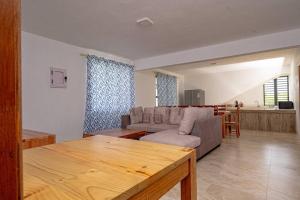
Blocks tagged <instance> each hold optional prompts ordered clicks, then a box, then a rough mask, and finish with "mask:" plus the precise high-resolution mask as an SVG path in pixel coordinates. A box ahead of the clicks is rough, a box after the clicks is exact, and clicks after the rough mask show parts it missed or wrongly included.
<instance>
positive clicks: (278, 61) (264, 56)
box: [159, 48, 297, 76]
mask: <svg viewBox="0 0 300 200" xmlns="http://www.w3.org/2000/svg"><path fill="white" fill-rule="evenodd" d="M296 50H297V48H290V49H282V50H274V51H269V52H261V53H255V54H249V55H242V56H235V57H228V58H222V59H217V60H207V61H201V62H194V63H186V64H180V65H173V66H166V67H161V68H159V69H161V70H164V71H165V72H170V73H173V74H177V75H183V76H184V75H194V74H199V73H200V74H209V73H219V72H229V71H241V70H248V69H254V68H264V67H278V66H290V65H291V62H292V59H293V57H294V55H295V52H296Z"/></svg>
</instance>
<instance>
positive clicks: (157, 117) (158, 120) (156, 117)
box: [154, 114, 163, 124]
mask: <svg viewBox="0 0 300 200" xmlns="http://www.w3.org/2000/svg"><path fill="white" fill-rule="evenodd" d="M154 123H155V124H161V123H163V118H162V115H160V114H154Z"/></svg>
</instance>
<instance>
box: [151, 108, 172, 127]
mask: <svg viewBox="0 0 300 200" xmlns="http://www.w3.org/2000/svg"><path fill="white" fill-rule="evenodd" d="M158 115H161V120H162V123H163V124H168V123H169V119H170V109H169V108H167V107H155V108H154V122H155V117H156V118H157V116H158ZM155 123H156V122H155Z"/></svg>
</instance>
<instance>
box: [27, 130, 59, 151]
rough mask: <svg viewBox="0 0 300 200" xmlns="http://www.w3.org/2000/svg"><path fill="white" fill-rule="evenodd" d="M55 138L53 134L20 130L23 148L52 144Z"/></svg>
mask: <svg viewBox="0 0 300 200" xmlns="http://www.w3.org/2000/svg"><path fill="white" fill-rule="evenodd" d="M55 140H56V136H55V135H54V134H49V133H43V132H40V131H33V130H27V129H23V131H22V142H23V149H29V148H33V147H39V146H44V145H48V144H54V143H55Z"/></svg>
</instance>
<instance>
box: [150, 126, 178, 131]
mask: <svg viewBox="0 0 300 200" xmlns="http://www.w3.org/2000/svg"><path fill="white" fill-rule="evenodd" d="M178 128H179V125H173V124H150V125H149V127H148V132H150V133H155V132H159V131H164V130H168V129H178Z"/></svg>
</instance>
